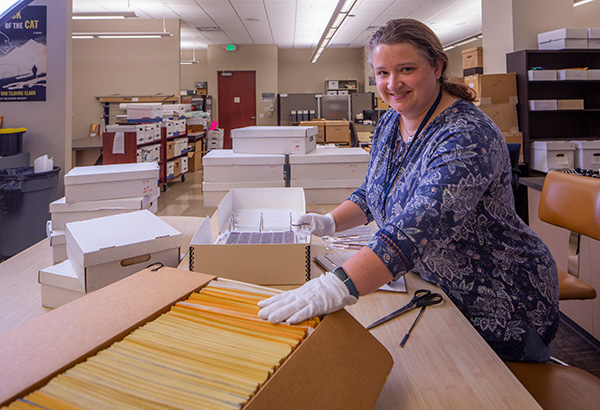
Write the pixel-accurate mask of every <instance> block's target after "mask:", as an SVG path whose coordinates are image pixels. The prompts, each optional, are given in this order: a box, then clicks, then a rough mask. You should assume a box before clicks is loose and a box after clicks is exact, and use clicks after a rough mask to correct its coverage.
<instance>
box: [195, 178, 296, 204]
mask: <svg viewBox="0 0 600 410" xmlns="http://www.w3.org/2000/svg"><path fill="white" fill-rule="evenodd" d="M238 188H285V181H284V180H283V179H281V180H280V181H233V182H232V181H227V182H207V181H204V182H202V192H203V195H204V207H205V208H215V207H217V206H218V205H219V204H220V203H221V201H222V200H223V198H225V195H227V193H228V192H229V191H231V190H232V189H238Z"/></svg>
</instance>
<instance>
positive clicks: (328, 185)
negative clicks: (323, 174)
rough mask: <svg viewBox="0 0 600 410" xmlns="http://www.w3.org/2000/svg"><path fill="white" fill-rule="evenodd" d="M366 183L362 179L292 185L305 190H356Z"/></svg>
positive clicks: (309, 181)
mask: <svg viewBox="0 0 600 410" xmlns="http://www.w3.org/2000/svg"><path fill="white" fill-rule="evenodd" d="M363 182H365V179H364V178H361V179H318V180H317V179H306V180H302V179H301V180H292V181H291V184H293V185H294V186H296V187H302V188H305V189H322V188H323V189H347V188H351V189H356V188H358V187H359V186H361V185H362V183H363Z"/></svg>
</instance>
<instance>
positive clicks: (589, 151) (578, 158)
mask: <svg viewBox="0 0 600 410" xmlns="http://www.w3.org/2000/svg"><path fill="white" fill-rule="evenodd" d="M573 144H575V167H576V168H581V169H592V170H594V171H598V169H600V141H598V140H594V141H573Z"/></svg>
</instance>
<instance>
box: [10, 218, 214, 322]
mask: <svg viewBox="0 0 600 410" xmlns="http://www.w3.org/2000/svg"><path fill="white" fill-rule="evenodd" d="M161 219H162V220H164V221H165V222H167V223H168V224H169V225H171V226H172V227H173V228H175V229H177V230H178V231H179V232H181V233H182V234H183V241H182V247H181V252H182V253H186V254H187V249H188V248H189V244H190V241H191V240H192V236H193V235H194V233H195V232H196V230H197V229H198V227H199V226H200V223H202V221H203V220H204V218H201V217H192V216H163V217H161ZM52 264H53V263H52V251H51V249H50V244H49V242H48V240H46V239H43V240H41V241H40V242H38V243H36V244H35V245H32V246H30V247H29V248H27V249H25V250H24V251H23V252H20V253H19V254H17V255H15V256H13V257H12V258H10V259H8V260H6V261H4V262H2V263H0V332H3V331H4V330H6V329H9V328H11V327H13V326H16V325H19V324H21V323H23V322H25V321H27V320H29V319H32V318H34V317H36V316H39V315H41V314H43V313H45V312H48V311H50V310H51V309H48V308H45V307H43V306H42V297H41V286H40V284H39V283H38V272H39V271H40V269H43V268H46V267H48V266H51V265H52ZM179 267H180V268H181V269H188V267H187V263H186V261H185V259H184V260H182V262H181V263H180V265H179Z"/></svg>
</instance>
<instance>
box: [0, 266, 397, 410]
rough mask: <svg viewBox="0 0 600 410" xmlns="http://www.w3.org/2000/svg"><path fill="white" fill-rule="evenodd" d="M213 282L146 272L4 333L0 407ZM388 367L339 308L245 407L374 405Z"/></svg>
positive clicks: (352, 409) (386, 357)
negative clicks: (320, 392) (321, 392)
mask: <svg viewBox="0 0 600 410" xmlns="http://www.w3.org/2000/svg"><path fill="white" fill-rule="evenodd" d="M214 279H215V277H214V276H211V275H204V274H200V273H196V272H189V271H184V270H179V269H171V268H161V269H160V270H158V271H151V270H150V269H145V270H143V271H142V272H139V273H137V274H135V275H132V276H130V277H128V278H125V279H123V280H122V281H119V282H117V283H114V284H112V285H110V286H107V287H106V288H104V289H101V290H99V291H97V292H94V293H91V294H88V295H86V296H85V297H82V298H79V299H77V300H75V301H73V302H71V303H69V304H67V305H65V306H62V307H60V308H58V309H55V310H54V311H51V312H48V313H45V314H44V315H42V316H39V317H36V318H34V319H31V320H29V321H28V322H26V323H23V324H22V325H20V326H17V327H15V328H12V329H9V330H8V331H6V332H3V333H1V334H0V346H2V347H3V349H2V350H0V362H1V363H2V374H3V382H2V383H0V405H2V406H3V405H8V404H9V403H11V402H12V401H13V400H16V399H18V398H21V397H24V396H25V395H27V394H29V393H31V392H33V391H34V390H35V389H38V388H40V387H41V386H43V385H44V384H46V383H47V382H48V381H49V380H50V379H51V378H52V377H54V376H56V375H58V374H60V373H62V372H63V371H64V370H65V369H69V368H71V367H72V366H74V365H75V364H77V363H80V362H83V361H84V360H86V359H87V358H89V357H91V356H92V355H94V354H96V353H97V352H98V351H100V350H102V349H104V348H106V347H108V346H110V345H112V344H113V343H115V342H117V341H119V340H122V339H123V338H124V337H125V336H127V335H128V334H130V333H131V332H132V331H134V330H135V329H137V328H139V327H141V326H143V325H144V324H146V323H148V322H150V321H152V320H154V319H155V318H157V317H158V316H159V315H161V314H162V313H165V312H167V311H168V310H170V309H171V307H172V306H173V305H174V304H175V303H177V302H178V301H180V300H184V299H186V298H188V297H189V295H190V294H191V293H193V292H197V291H198V290H200V289H201V288H202V287H204V286H205V285H206V284H207V283H209V282H210V281H211V280H214ZM340 346H343V348H340ZM392 366H393V360H392V357H391V356H390V354H389V352H388V351H387V350H386V348H385V347H384V346H383V345H382V344H381V343H380V342H379V341H378V340H377V339H376V338H375V337H374V336H373V335H371V333H369V331H367V330H366V329H365V328H364V326H362V325H361V324H360V323H358V322H357V321H356V320H355V319H354V318H353V317H352V316H351V315H350V314H349V313H348V312H346V311H345V310H340V311H338V312H336V313H331V314H329V315H327V316H325V317H324V319H323V320H322V321H321V323H320V324H319V325H318V326H317V327H316V328H315V329H314V331H312V332H310V333H309V334H308V336H307V337H306V338H305V339H304V340H303V341H302V343H301V344H300V345H299V346H298V347H297V348H296V349H294V350H293V351H292V353H290V355H289V356H288V357H287V358H286V359H285V361H284V362H283V364H282V365H281V366H279V368H277V370H275V371H274V372H273V374H272V375H271V377H270V378H269V379H268V380H267V381H266V382H265V383H264V384H263V385H262V386H261V387H260V388H259V389H258V390H257V391H256V392H255V394H254V396H253V397H252V398H251V399H250V400H249V401H248V402H247V403H246V404H245V405H244V406H243V409H244V410H256V409H277V408H285V409H289V410H306V409H314V410H329V409H336V408H343V409H348V410H364V409H372V408H374V407H375V404H376V402H377V399H378V397H379V395H380V393H381V390H382V389H383V386H384V384H385V382H386V380H387V377H388V375H389V373H390V371H391V369H392ZM319 391H323V392H328V393H327V394H315V392H319Z"/></svg>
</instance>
